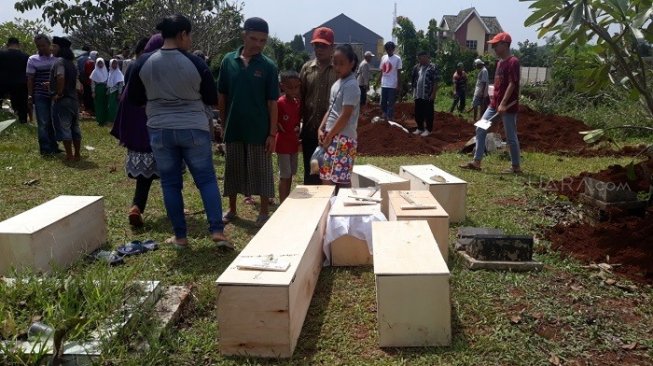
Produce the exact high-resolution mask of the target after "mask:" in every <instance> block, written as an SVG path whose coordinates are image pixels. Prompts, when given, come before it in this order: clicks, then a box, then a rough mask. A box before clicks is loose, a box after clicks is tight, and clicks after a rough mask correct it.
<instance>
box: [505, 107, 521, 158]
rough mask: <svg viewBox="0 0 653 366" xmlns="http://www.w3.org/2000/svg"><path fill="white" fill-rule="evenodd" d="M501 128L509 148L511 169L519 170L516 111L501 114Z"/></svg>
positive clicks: (519, 152)
mask: <svg viewBox="0 0 653 366" xmlns="http://www.w3.org/2000/svg"><path fill="white" fill-rule="evenodd" d="M502 119H503V129H504V131H505V132H506V141H507V143H508V147H509V148H510V161H511V162H512V168H513V170H516V171H519V170H520V166H521V165H520V164H521V163H520V154H521V151H520V148H519V139H518V138H517V113H504V114H503V117H502Z"/></svg>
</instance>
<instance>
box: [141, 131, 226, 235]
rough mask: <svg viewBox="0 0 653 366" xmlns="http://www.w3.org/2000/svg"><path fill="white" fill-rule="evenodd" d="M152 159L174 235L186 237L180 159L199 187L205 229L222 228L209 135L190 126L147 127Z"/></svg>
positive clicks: (213, 230) (220, 230)
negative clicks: (175, 127) (155, 165)
mask: <svg viewBox="0 0 653 366" xmlns="http://www.w3.org/2000/svg"><path fill="white" fill-rule="evenodd" d="M148 131H149V134H150V145H152V152H153V154H154V160H156V164H157V166H158V168H159V176H160V177H161V189H162V191H163V203H164V204H165V207H166V211H167V212H168V218H169V219H170V221H171V222H172V228H173V230H174V232H175V236H176V237H177V238H178V239H183V238H186V236H187V232H186V218H185V216H184V198H183V196H182V194H181V191H182V189H183V186H184V183H183V176H182V162H185V163H186V165H188V169H189V170H190V174H191V175H192V176H193V180H194V181H195V186H197V188H198V189H199V191H200V195H201V196H202V203H203V204H204V210H205V211H206V218H207V220H208V222H209V232H210V233H216V232H219V233H221V232H223V231H224V224H223V223H222V199H221V198H220V191H219V189H218V182H217V180H216V177H215V169H214V168H213V151H212V150H211V147H212V146H211V136H210V134H209V132H208V131H203V130H194V129H181V130H173V129H160V128H148Z"/></svg>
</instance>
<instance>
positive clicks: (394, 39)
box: [392, 1, 397, 44]
mask: <svg viewBox="0 0 653 366" xmlns="http://www.w3.org/2000/svg"><path fill="white" fill-rule="evenodd" d="M395 28H397V2H396V1H395V11H394V12H393V13H392V42H393V43H395V44H396V43H397V37H396V36H395V34H394V30H395Z"/></svg>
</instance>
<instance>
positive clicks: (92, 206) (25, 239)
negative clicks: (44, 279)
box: [0, 196, 107, 275]
mask: <svg viewBox="0 0 653 366" xmlns="http://www.w3.org/2000/svg"><path fill="white" fill-rule="evenodd" d="M106 242H107V222H106V216H105V212H104V198H103V197H99V196H59V197H57V198H55V199H53V200H50V201H48V202H45V203H43V204H42V205H39V206H36V207H34V208H32V209H30V210H27V211H25V212H23V213H21V214H19V215H16V216H14V217H12V218H9V219H7V220H5V221H3V222H0V274H1V275H7V274H9V273H10V271H11V268H12V267H14V268H16V269H23V268H27V269H30V270H33V271H43V272H47V271H50V270H51V269H52V268H53V266H55V267H60V268H65V267H67V266H69V265H71V264H72V263H73V262H74V261H75V260H77V259H78V258H80V257H81V256H82V255H84V254H85V253H89V252H92V251H94V250H96V249H98V248H99V247H101V246H102V245H104V243H106Z"/></svg>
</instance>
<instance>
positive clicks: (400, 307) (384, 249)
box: [372, 221, 451, 347]
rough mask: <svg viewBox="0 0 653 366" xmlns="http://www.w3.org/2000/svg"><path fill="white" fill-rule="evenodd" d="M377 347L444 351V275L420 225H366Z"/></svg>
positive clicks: (447, 332) (447, 322) (447, 306)
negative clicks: (373, 280) (439, 348)
mask: <svg viewBox="0 0 653 366" xmlns="http://www.w3.org/2000/svg"><path fill="white" fill-rule="evenodd" d="M372 230H373V236H374V275H375V277H376V301H377V322H378V329H379V344H380V346H381V347H424V346H449V345H450V344H451V302H450V297H449V269H448V268H447V264H446V263H445V262H444V259H443V258H442V255H440V252H439V251H438V249H437V248H438V247H437V245H436V243H435V239H434V238H433V235H432V234H431V229H430V228H429V226H428V224H427V223H426V221H387V222H375V223H374V224H373V225H372Z"/></svg>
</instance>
